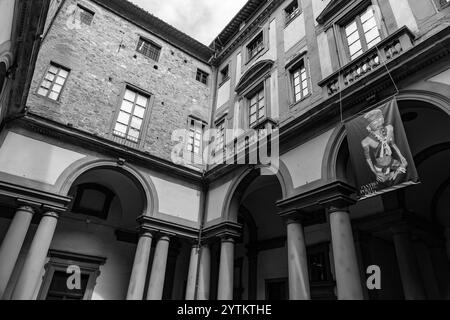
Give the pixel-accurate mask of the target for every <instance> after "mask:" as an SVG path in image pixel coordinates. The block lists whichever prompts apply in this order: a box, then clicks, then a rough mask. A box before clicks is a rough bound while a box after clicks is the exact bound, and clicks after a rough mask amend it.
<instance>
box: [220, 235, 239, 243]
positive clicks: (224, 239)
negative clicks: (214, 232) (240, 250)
mask: <svg viewBox="0 0 450 320" xmlns="http://www.w3.org/2000/svg"><path fill="white" fill-rule="evenodd" d="M220 242H221V243H233V244H234V243H235V242H236V241H235V239H234V238H233V237H230V236H227V235H224V236H221V237H220Z"/></svg>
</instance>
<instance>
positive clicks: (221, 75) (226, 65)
mask: <svg viewBox="0 0 450 320" xmlns="http://www.w3.org/2000/svg"><path fill="white" fill-rule="evenodd" d="M225 69H227V71H228V72H227V76H226V77H224V76H223V73H222V71H223V70H225ZM219 75H220V79H219V81H218V82H219V87H221V86H222V85H223V84H224V83H225V82H227V81H228V80H230V78H231V76H230V63H226V64H224V65H223V67H222V68H220V69H219Z"/></svg>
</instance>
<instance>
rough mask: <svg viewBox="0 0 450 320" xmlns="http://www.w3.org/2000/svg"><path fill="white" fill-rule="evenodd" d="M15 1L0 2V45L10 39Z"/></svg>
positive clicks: (3, 0) (4, 0) (0, 0)
mask: <svg viewBox="0 0 450 320" xmlns="http://www.w3.org/2000/svg"><path fill="white" fill-rule="evenodd" d="M15 2H16V1H15V0H0V45H1V44H2V43H4V42H6V41H9V40H10V39H11V31H12V24H13V19H14V6H15Z"/></svg>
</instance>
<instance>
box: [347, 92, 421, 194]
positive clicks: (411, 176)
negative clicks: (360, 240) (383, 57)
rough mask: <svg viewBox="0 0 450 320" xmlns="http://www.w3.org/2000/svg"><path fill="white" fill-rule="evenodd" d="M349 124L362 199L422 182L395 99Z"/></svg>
mask: <svg viewBox="0 0 450 320" xmlns="http://www.w3.org/2000/svg"><path fill="white" fill-rule="evenodd" d="M345 127H346V130H347V139H348V147H349V152H350V159H351V161H352V165H353V169H354V172H355V176H356V183H357V186H358V191H359V192H358V193H359V199H360V200H363V199H366V198H370V197H374V196H377V195H380V194H382V193H386V192H389V191H393V190H396V189H399V188H402V187H405V186H408V185H412V184H416V183H418V181H419V178H418V175H417V170H416V167H415V164H414V160H413V157H412V155H411V150H410V149H409V145H408V140H407V138H406V133H405V129H404V127H403V122H402V119H401V116H400V112H399V111H398V106H397V101H396V100H395V99H393V100H392V101H389V102H387V103H385V104H384V105H382V106H380V107H378V108H376V109H374V110H372V111H369V112H367V113H365V114H363V115H362V116H360V117H358V118H356V119H354V120H351V121H349V122H348V123H346V125H345Z"/></svg>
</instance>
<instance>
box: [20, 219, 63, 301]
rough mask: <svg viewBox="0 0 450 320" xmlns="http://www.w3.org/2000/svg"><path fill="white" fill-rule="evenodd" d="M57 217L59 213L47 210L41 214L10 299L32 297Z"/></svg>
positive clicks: (27, 298)
mask: <svg viewBox="0 0 450 320" xmlns="http://www.w3.org/2000/svg"><path fill="white" fill-rule="evenodd" d="M58 218H59V215H58V214H57V213H55V212H47V213H45V214H44V215H43V217H42V219H41V222H40V223H39V226H38V228H37V230H36V234H35V235H34V238H33V242H32V243H31V246H30V249H29V250H28V254H27V256H26V258H25V263H24V265H23V268H22V271H21V273H20V276H19V279H18V281H17V284H16V287H15V289H14V292H13V294H12V300H31V299H32V298H33V294H34V291H35V289H36V286H37V284H38V283H39V278H40V276H41V273H42V270H43V268H44V264H45V259H46V258H47V253H48V250H49V248H50V244H51V242H52V239H53V235H54V234H55V229H56V224H57V222H58Z"/></svg>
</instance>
